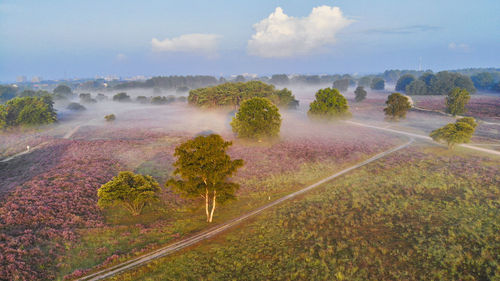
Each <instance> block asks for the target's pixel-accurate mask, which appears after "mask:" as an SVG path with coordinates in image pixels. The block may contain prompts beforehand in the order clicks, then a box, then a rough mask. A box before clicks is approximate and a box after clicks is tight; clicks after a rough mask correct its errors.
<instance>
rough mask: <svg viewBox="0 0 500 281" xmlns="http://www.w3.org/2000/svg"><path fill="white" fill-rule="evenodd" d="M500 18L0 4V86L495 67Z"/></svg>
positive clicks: (244, 4)
mask: <svg viewBox="0 0 500 281" xmlns="http://www.w3.org/2000/svg"><path fill="white" fill-rule="evenodd" d="M278 7H279V8H278ZM335 7H336V8H335ZM277 8H278V9H277ZM499 14H500V1H498V0H476V1H459V0H454V1H451V0H450V1H449V0H442V1H435V0H434V1H430V0H419V1H396V0H382V1H380V0H379V1H368V0H366V1H358V0H345V1H295V0H288V1H269V0H262V1H261V0H254V1H218V0H213V1H206V0H205V1H202V0H197V1H195V0H184V1H126V0H121V1H94V0H87V1H62V0H59V1H55V0H45V1H26V0H15V1H14V0H0V81H12V80H15V78H16V76H19V75H26V76H28V77H31V76H34V75H39V76H42V77H44V78H47V79H57V78H68V77H94V76H96V75H109V74H115V75H119V76H133V75H148V76H149V75H173V74H180V75H184V74H210V75H231V74H239V73H256V74H272V73H309V74H323V73H370V72H381V71H383V70H385V69H396V68H399V69H416V68H418V64H419V58H421V60H422V68H423V69H433V70H442V69H455V68H466V67H499V66H500V52H499V50H500V28H499V27H500V16H499ZM153 38H156V41H155V42H156V43H155V42H154V41H153Z"/></svg>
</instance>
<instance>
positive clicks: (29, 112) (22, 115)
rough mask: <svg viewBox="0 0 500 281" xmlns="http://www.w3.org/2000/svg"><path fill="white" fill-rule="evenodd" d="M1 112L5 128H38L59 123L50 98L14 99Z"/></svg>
mask: <svg viewBox="0 0 500 281" xmlns="http://www.w3.org/2000/svg"><path fill="white" fill-rule="evenodd" d="M0 111H2V112H3V113H2V114H0V118H2V121H0V124H3V128H8V127H17V126H36V125H43V124H50V123H53V122H55V121H57V114H56V112H55V109H54V102H53V101H52V97H50V96H43V97H24V98H14V99H11V100H9V101H7V103H5V105H4V106H2V107H1V109H0ZM0 128H2V127H0Z"/></svg>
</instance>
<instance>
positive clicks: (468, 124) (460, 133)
mask: <svg viewBox="0 0 500 281" xmlns="http://www.w3.org/2000/svg"><path fill="white" fill-rule="evenodd" d="M476 126H477V123H476V120H474V118H472V117H464V118H460V119H458V120H457V121H456V122H455V123H454V124H453V123H450V124H447V125H445V126H444V127H441V128H439V129H436V130H434V131H432V132H431V134H430V136H431V138H432V139H433V140H435V141H437V142H440V141H444V142H446V143H447V144H448V148H453V147H454V146H455V144H460V143H467V142H469V141H470V138H471V137H472V135H473V134H474V130H475V129H476Z"/></svg>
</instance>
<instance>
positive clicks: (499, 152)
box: [345, 121, 500, 156]
mask: <svg viewBox="0 0 500 281" xmlns="http://www.w3.org/2000/svg"><path fill="white" fill-rule="evenodd" d="M345 122H346V123H349V124H353V125H356V126H361V127H367V128H373V129H377V130H382V131H386V132H391V133H395V134H400V135H406V136H409V137H413V138H419V139H423V140H427V141H433V140H432V138H431V137H429V136H425V135H419V134H413V133H409V132H405V131H399V130H394V129H388V128H384V127H379V126H374V125H368V124H364V123H359V122H354V121H345ZM458 146H461V147H466V148H469V149H473V150H477V151H481V152H485V153H488V154H492V155H498V156H500V151H496V150H492V149H487V148H481V147H476V146H474V145H471V144H458Z"/></svg>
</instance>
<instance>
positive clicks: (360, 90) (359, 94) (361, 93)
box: [354, 86, 366, 102]
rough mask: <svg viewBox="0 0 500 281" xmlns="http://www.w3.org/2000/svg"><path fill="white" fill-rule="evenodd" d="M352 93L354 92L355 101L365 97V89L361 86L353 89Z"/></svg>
mask: <svg viewBox="0 0 500 281" xmlns="http://www.w3.org/2000/svg"><path fill="white" fill-rule="evenodd" d="M354 94H355V98H354V99H355V100H356V101H357V102H360V101H362V100H364V99H365V98H366V91H365V88H364V87H363V86H358V87H357V88H356V90H355V91H354Z"/></svg>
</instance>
